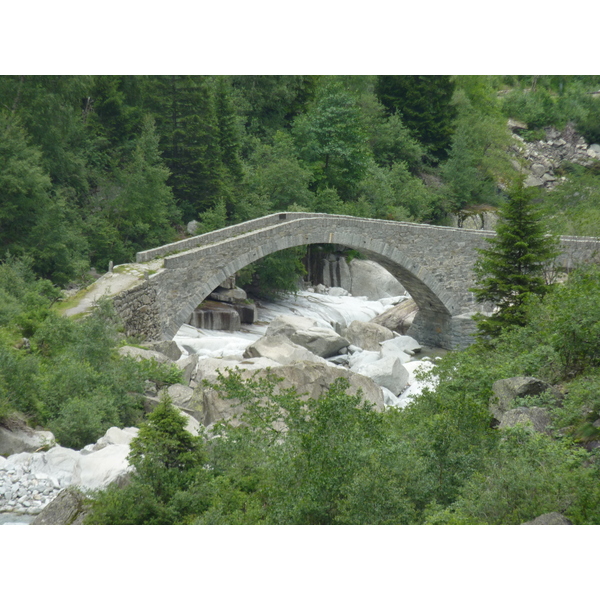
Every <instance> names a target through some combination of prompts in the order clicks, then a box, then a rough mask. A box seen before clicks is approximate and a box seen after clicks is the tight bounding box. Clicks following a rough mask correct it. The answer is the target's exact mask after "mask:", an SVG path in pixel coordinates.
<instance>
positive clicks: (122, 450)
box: [72, 444, 132, 491]
mask: <svg viewBox="0 0 600 600" xmlns="http://www.w3.org/2000/svg"><path fill="white" fill-rule="evenodd" d="M128 455H129V444H112V445H110V446H106V448H102V449H101V450H98V451H97V452H92V453H91V454H86V455H85V456H81V457H80V459H79V468H78V469H77V471H76V473H75V475H76V477H74V478H73V481H72V484H73V485H77V487H79V488H81V489H82V490H88V491H94V490H100V489H104V488H105V487H106V486H107V485H109V484H110V483H112V482H114V481H119V480H120V479H122V478H123V477H124V476H125V475H126V474H127V473H129V472H130V471H131V469H132V467H131V466H130V464H129V462H128V460H127V457H128Z"/></svg>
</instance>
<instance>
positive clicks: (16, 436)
mask: <svg viewBox="0 0 600 600" xmlns="http://www.w3.org/2000/svg"><path fill="white" fill-rule="evenodd" d="M55 443H56V440H55V438H54V434H53V433H52V432H51V431H36V430H35V429H31V427H28V426H27V425H25V423H24V422H16V421H14V422H12V423H11V425H10V429H9V428H8V427H6V426H0V455H4V456H9V455H11V454H18V453H20V452H35V451H36V450H40V449H42V448H45V449H48V448H50V447H51V446H53V445H54V444H55Z"/></svg>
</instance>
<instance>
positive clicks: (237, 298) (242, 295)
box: [210, 287, 248, 303]
mask: <svg viewBox="0 0 600 600" xmlns="http://www.w3.org/2000/svg"><path fill="white" fill-rule="evenodd" d="M210 298H212V299H213V300H217V301H218V302H228V303H233V302H242V301H243V300H246V299H247V298H248V295H247V294H246V292H245V291H244V290H243V289H242V288H239V287H234V288H224V287H218V288H217V289H216V290H214V291H213V292H212V293H211V295H210Z"/></svg>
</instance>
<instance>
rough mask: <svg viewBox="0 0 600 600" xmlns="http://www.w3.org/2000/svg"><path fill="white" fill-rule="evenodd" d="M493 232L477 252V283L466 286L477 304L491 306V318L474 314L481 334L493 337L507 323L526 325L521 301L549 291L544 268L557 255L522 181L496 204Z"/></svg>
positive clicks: (556, 246) (503, 328) (555, 244)
mask: <svg viewBox="0 0 600 600" xmlns="http://www.w3.org/2000/svg"><path fill="white" fill-rule="evenodd" d="M496 231H497V235H496V237H495V238H492V239H490V240H488V242H489V247H488V248H483V249H480V250H479V253H480V257H479V259H478V260H477V262H476V263H475V267H474V272H475V279H476V282H477V287H475V288H473V289H471V291H472V292H474V294H475V298H476V299H477V301H478V302H490V303H492V304H493V305H494V306H495V307H496V310H495V312H494V313H493V314H492V315H491V316H489V317H484V316H482V315H479V316H478V317H476V320H477V321H478V325H477V326H478V330H479V335H480V336H482V337H496V336H498V335H499V334H500V333H501V332H502V331H503V330H505V329H506V328H508V327H512V326H523V325H525V324H526V319H527V316H526V310H525V304H526V301H527V299H528V298H529V297H530V296H540V297H541V296H544V294H545V293H546V292H547V291H548V289H549V284H548V283H547V282H546V280H545V277H544V270H545V268H546V264H547V263H548V261H550V260H551V259H552V258H554V257H556V256H557V255H558V243H557V240H556V239H555V238H553V237H551V236H549V235H547V234H546V232H545V231H544V228H543V227H542V224H541V221H540V219H539V216H538V214H537V210H536V209H535V208H534V207H533V205H532V203H531V193H530V192H529V191H528V190H525V189H524V188H523V186H522V184H519V185H518V186H516V187H515V188H514V189H513V190H512V192H511V194H510V197H509V199H508V201H507V203H506V204H505V205H504V207H503V208H501V210H500V221H499V223H498V226H497V228H496Z"/></svg>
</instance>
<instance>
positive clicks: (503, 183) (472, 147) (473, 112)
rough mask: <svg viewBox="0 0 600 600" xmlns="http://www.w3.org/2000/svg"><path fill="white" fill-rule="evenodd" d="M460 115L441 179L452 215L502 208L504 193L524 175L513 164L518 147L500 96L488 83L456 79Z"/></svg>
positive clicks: (442, 167)
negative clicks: (479, 208) (514, 148)
mask: <svg viewBox="0 0 600 600" xmlns="http://www.w3.org/2000/svg"><path fill="white" fill-rule="evenodd" d="M455 82H456V92H455V94H454V99H453V106H454V107H455V108H456V110H457V113H458V114H457V118H456V121H455V131H454V133H453V135H452V146H451V148H450V150H449V156H448V160H447V161H446V162H445V163H444V164H443V165H442V166H441V168H440V174H441V175H442V178H443V179H444V181H445V183H446V184H447V189H446V193H447V194H448V196H449V198H450V203H451V206H450V207H449V208H451V209H452V210H454V211H456V210H460V209H462V208H463V207H465V206H475V205H479V204H492V205H494V206H495V205H497V204H498V202H499V201H500V200H501V195H500V190H501V189H506V188H509V187H510V186H511V185H513V184H514V182H515V180H516V178H517V177H519V173H518V171H517V170H516V169H515V168H514V167H513V165H512V163H511V161H510V153H509V147H510V145H511V144H512V143H513V140H512V138H511V135H510V132H509V130H508V128H507V126H506V117H505V116H503V115H502V114H501V112H500V107H499V104H498V101H497V98H496V93H495V90H494V88H493V87H491V85H490V81H489V79H488V78H486V77H479V76H478V77H474V76H465V77H456V78H455Z"/></svg>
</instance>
